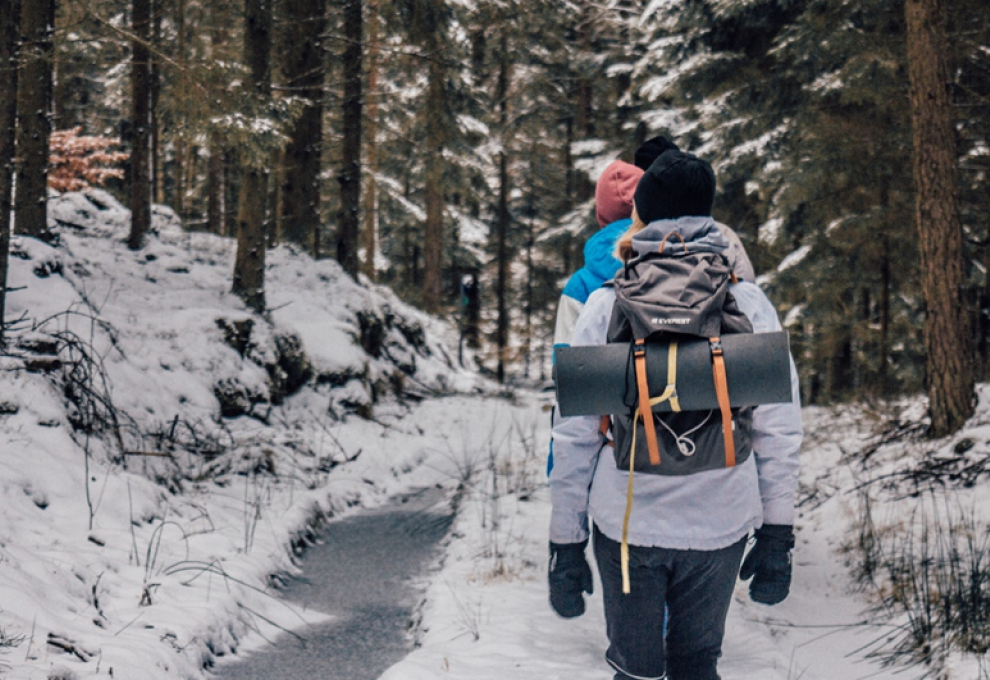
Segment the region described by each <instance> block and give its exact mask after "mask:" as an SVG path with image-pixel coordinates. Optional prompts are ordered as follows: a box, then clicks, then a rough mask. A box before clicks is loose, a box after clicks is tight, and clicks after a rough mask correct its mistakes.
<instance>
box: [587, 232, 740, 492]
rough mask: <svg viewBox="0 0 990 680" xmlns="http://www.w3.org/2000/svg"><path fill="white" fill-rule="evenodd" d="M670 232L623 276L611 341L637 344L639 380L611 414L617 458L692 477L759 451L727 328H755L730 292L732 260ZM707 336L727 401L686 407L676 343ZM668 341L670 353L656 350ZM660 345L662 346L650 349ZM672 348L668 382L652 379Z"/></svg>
mask: <svg viewBox="0 0 990 680" xmlns="http://www.w3.org/2000/svg"><path fill="white" fill-rule="evenodd" d="M672 235H673V236H676V237H678V238H680V243H677V242H676V241H673V242H672V244H671V243H668V242H667V239H664V241H663V242H661V244H660V247H659V248H658V251H657V252H651V253H647V254H645V255H641V256H639V257H637V258H635V259H633V260H630V261H629V262H628V263H627V264H626V265H625V266H624V267H623V268H622V269H621V270H620V271H619V273H618V274H616V276H615V279H614V281H613V282H612V285H613V286H614V288H615V294H616V295H615V297H616V299H615V306H614V307H613V310H612V318H611V320H610V322H609V326H608V335H607V339H608V342H610V343H611V342H622V343H629V361H630V362H634V363H635V369H636V370H635V375H636V384H635V385H627V386H626V398H625V399H624V403H625V404H626V406H628V407H629V410H628V411H627V412H626V413H616V414H613V415H612V416H611V417H609V416H605V417H604V418H603V419H602V434H604V435H605V436H606V437H607V432H608V430H609V429H611V431H612V435H613V442H612V445H613V447H614V453H615V461H616V465H617V466H618V467H619V468H621V469H626V470H629V471H630V472H633V471H635V472H646V473H650V474H659V475H689V474H693V473H696V472H701V471H703V470H714V469H719V468H726V467H732V466H734V465H737V464H738V463H741V462H743V461H744V460H746V458H748V457H749V455H750V453H751V451H752V407H746V408H730V406H729V397H728V384H727V381H726V378H725V362H724V359H723V356H722V348H721V340H720V338H721V336H722V335H723V334H726V333H752V332H753V326H752V324H751V323H750V321H749V319H748V318H747V317H746V316H745V315H744V314H743V313H742V312H741V311H740V310H739V308H738V306H737V305H736V301H735V298H733V296H732V294H731V293H730V292H729V284H730V283H732V282H734V281H735V277H734V275H733V273H732V270H731V269H730V267H729V264H728V260H727V259H726V257H725V256H724V255H722V254H721V253H717V252H712V251H711V250H706V249H700V248H692V244H691V243H685V242H684V240H683V238H681V236H680V234H679V233H677V232H673V234H672ZM698 338H705V339H707V341H708V344H709V349H710V352H711V357H712V380H713V381H714V386H715V391H716V393H717V395H718V402H719V405H720V408H719V409H718V410H717V411H716V410H712V411H682V410H681V409H680V405H679V402H678V391H679V390H680V391H682V392H686V391H687V390H690V389H691V385H678V384H677V377H676V376H677V347H678V343H682V342H684V341H686V340H695V341H697V339H698ZM658 345H662V346H663V347H664V348H665V349H666V350H667V351H666V352H658V351H655V349H654V348H657V346H658ZM651 350H654V351H652V352H651ZM664 353H665V354H666V355H667V372H666V376H667V379H666V385H649V384H647V379H646V374H647V371H646V365H647V362H650V363H651V365H652V361H651V355H653V358H654V359H656V360H660V355H662V354H664Z"/></svg>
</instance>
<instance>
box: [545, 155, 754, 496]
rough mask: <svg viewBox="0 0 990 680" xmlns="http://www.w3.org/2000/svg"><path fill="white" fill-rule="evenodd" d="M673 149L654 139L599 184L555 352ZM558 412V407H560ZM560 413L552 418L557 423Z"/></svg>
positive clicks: (735, 250) (734, 258) (747, 276)
mask: <svg viewBox="0 0 990 680" xmlns="http://www.w3.org/2000/svg"><path fill="white" fill-rule="evenodd" d="M667 150H674V151H678V150H679V149H678V148H677V145H676V144H674V143H673V142H671V141H670V140H669V139H667V138H666V137H663V136H657V137H653V138H651V139H648V140H647V141H646V142H644V143H643V144H642V145H640V146H639V148H637V149H636V152H635V154H634V158H635V165H631V164H629V163H626V162H625V161H621V160H616V161H612V162H611V163H609V164H608V166H607V167H606V168H605V171H604V172H602V174H601V176H600V177H599V178H598V182H597V183H596V184H595V218H596V219H597V220H598V227H599V231H597V232H595V234H594V235H592V237H591V238H589V239H588V240H587V241H586V242H585V244H584V266H583V267H581V269H579V270H577V271H576V272H574V274H572V275H571V277H570V278H569V279H568V280H567V283H566V284H565V285H564V290H563V292H562V293H561V295H560V301H559V302H558V303H557V319H556V324H555V326H554V333H553V349H554V357H556V351H557V350H558V349H559V348H561V347H569V346H570V344H571V336H572V335H573V333H574V325H575V324H576V323H577V319H578V316H579V315H580V314H581V310H582V309H583V308H584V304H585V302H586V301H587V299H588V296H589V295H591V294H592V293H593V292H595V291H596V290H598V289H599V288H601V287H602V285H603V284H604V283H605V282H606V281H609V280H610V279H611V278H612V277H613V276H614V275H615V272H616V271H618V269H619V267H621V266H622V263H621V262H619V260H617V259H616V257H615V243H616V241H617V240H618V238H619V236H621V235H622V234H624V233H625V232H626V230H627V229H628V228H629V226H630V225H631V224H632V219H631V218H632V210H633V193H634V192H635V191H636V185H637V184H639V180H640V178H641V177H642V176H643V172H644V171H645V170H646V169H647V168H649V167H650V164H651V163H653V161H654V160H656V158H657V157H659V156H660V154H661V153H663V152H664V151H667ZM716 226H717V227H718V228H719V230H720V231H721V232H722V234H723V235H724V236H725V237H726V238H727V239H728V241H729V247H728V249H727V251H726V256H727V257H728V258H729V263H730V265H731V266H732V268H733V271H734V272H735V273H736V276H737V277H739V278H741V279H744V280H746V281H755V280H756V274H755V272H754V270H753V264H752V263H751V262H750V260H749V256H748V255H747V254H746V249H745V248H744V247H743V244H742V241H740V240H739V236H737V235H736V233H735V232H734V231H732V229H730V228H729V227H727V226H726V225H724V224H721V223H718V222H716ZM554 416H556V412H555V413H554ZM554 421H555V417H554V418H551V423H550V426H551V428H552V427H553V424H554ZM552 470H553V440H551V441H550V454H549V455H548V456H547V476H548V477H549V476H550V472H551V471H552Z"/></svg>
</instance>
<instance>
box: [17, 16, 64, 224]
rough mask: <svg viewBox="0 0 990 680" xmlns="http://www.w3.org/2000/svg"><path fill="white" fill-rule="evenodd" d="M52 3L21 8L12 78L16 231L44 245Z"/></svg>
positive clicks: (46, 202) (52, 23)
mask: <svg viewBox="0 0 990 680" xmlns="http://www.w3.org/2000/svg"><path fill="white" fill-rule="evenodd" d="M54 24H55V0H31V1H30V2H23V3H22V4H21V21H20V25H21V47H20V55H19V59H20V64H21V70H20V73H19V74H18V77H17V115H18V126H17V158H18V159H19V163H18V166H17V197H16V199H17V203H16V211H17V212H16V218H15V225H16V230H17V232H18V233H20V234H26V235H28V236H33V237H35V238H40V239H44V240H49V239H51V238H52V233H51V231H50V230H49V229H48V215H47V204H48V138H49V135H50V134H51V130H52V121H51V101H52V49H53V44H52V27H53V26H54Z"/></svg>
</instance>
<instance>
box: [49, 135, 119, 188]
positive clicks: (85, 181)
mask: <svg viewBox="0 0 990 680" xmlns="http://www.w3.org/2000/svg"><path fill="white" fill-rule="evenodd" d="M80 132H82V128H81V127H75V128H71V129H69V130H55V131H53V132H52V135H51V142H50V145H51V146H50V152H49V158H48V186H49V187H51V188H52V189H55V190H56V191H81V190H82V189H87V188H89V187H91V186H94V185H95V186H103V185H104V184H105V183H106V181H107V180H108V179H123V178H124V170H123V168H121V167H118V166H119V165H120V164H121V163H123V162H124V161H125V160H127V158H128V157H129V154H127V153H125V152H123V151H108V149H110V148H111V147H114V146H120V140H119V139H110V138H107V137H91V136H86V135H82V136H81V135H80V134H79V133H80Z"/></svg>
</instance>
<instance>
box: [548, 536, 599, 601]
mask: <svg viewBox="0 0 990 680" xmlns="http://www.w3.org/2000/svg"><path fill="white" fill-rule="evenodd" d="M586 545H588V541H582V542H581V543H550V606H551V607H553V610H554V611H555V612H557V613H558V614H559V615H560V616H563V617H564V618H565V619H570V618H574V617H575V616H581V614H584V595H583V594H582V593H588V594H589V595H590V594H591V593H592V592H593V591H594V582H593V581H592V578H591V567H589V566H588V560H587V559H585V557H584V548H585V546H586Z"/></svg>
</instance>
